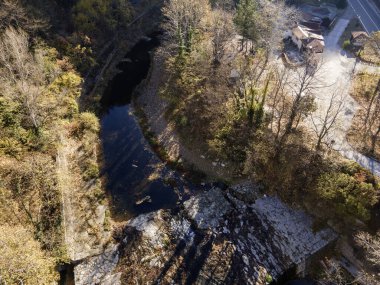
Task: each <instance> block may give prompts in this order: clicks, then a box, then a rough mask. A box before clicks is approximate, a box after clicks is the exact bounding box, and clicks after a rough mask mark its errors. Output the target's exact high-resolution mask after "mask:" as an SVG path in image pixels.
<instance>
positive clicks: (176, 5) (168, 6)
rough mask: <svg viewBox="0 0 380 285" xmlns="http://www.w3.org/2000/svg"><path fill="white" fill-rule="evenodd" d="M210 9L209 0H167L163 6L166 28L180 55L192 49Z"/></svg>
mask: <svg viewBox="0 0 380 285" xmlns="http://www.w3.org/2000/svg"><path fill="white" fill-rule="evenodd" d="M209 10H210V3H209V1H208V0H167V1H166V2H165V4H164V6H163V8H162V12H163V15H164V16H165V18H166V21H165V24H164V28H165V30H166V33H167V35H168V37H169V39H171V41H172V43H173V44H174V45H175V46H176V47H177V48H178V53H179V55H180V56H183V55H184V52H185V51H190V50H191V48H192V44H193V39H194V35H195V33H196V31H197V30H199V29H201V27H202V22H203V20H204V17H205V15H207V13H208V12H209Z"/></svg>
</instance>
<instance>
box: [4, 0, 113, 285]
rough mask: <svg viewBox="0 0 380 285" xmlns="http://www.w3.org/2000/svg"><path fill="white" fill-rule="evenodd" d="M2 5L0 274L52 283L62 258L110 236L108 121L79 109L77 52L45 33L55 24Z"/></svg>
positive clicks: (11, 280) (10, 279)
mask: <svg viewBox="0 0 380 285" xmlns="http://www.w3.org/2000/svg"><path fill="white" fill-rule="evenodd" d="M0 6H1V13H0V86H1V87H0V212H1V215H0V228H1V229H0V233H1V234H0V252H1V255H2V256H1V258H0V283H1V284H3V283H4V284H53V283H55V282H56V281H57V280H58V277H59V276H58V272H57V265H59V264H62V263H64V262H68V261H70V260H71V259H75V258H76V257H77V255H80V254H82V256H81V257H85V256H86V254H87V253H88V252H86V250H87V251H90V252H91V250H92V249H93V248H94V247H98V248H99V247H100V248H102V244H103V243H104V242H105V239H106V238H107V236H106V234H105V233H104V227H105V226H106V213H105V212H104V210H105V209H106V208H105V207H101V210H102V211H100V208H99V206H101V204H103V203H104V198H105V197H104V195H103V191H102V189H101V188H100V181H99V179H98V176H99V169H98V162H97V156H98V155H97V147H98V131H99V123H98V119H97V117H96V116H95V115H94V114H92V113H87V112H80V111H79V106H78V103H77V100H78V98H79V96H80V95H81V92H82V83H83V79H82V78H81V76H80V75H79V74H78V72H77V71H76V69H75V68H74V66H73V65H72V64H71V62H70V60H69V59H68V58H67V57H65V56H63V55H62V54H60V53H59V52H58V51H57V50H56V49H55V48H52V47H50V46H49V45H48V44H47V43H46V42H44V41H43V40H42V39H40V38H39V37H37V36H36V35H37V34H38V33H43V32H46V30H45V28H46V26H47V25H45V24H44V23H43V22H42V21H41V22H40V21H36V20H34V19H33V17H31V15H30V14H28V13H30V12H29V11H27V10H26V9H24V8H23V6H21V4H20V3H18V2H17V1H11V0H4V1H0ZM11 10H12V12H10V11H11ZM24 28H25V29H24ZM68 217H70V221H69V219H68ZM70 222H72V224H70ZM68 239H74V240H75V242H73V243H70V242H69V241H68ZM75 243H78V244H80V246H79V247H78V246H77V247H75V246H76V244H75ZM83 252H84V253H85V254H84V256H83Z"/></svg>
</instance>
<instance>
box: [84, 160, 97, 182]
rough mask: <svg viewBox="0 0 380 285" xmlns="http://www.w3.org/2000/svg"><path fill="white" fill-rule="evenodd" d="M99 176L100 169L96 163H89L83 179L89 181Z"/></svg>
mask: <svg viewBox="0 0 380 285" xmlns="http://www.w3.org/2000/svg"><path fill="white" fill-rule="evenodd" d="M98 176H99V167H98V164H97V163H96V162H93V161H89V162H87V163H86V164H85V166H84V172H83V179H84V180H86V181H89V180H91V179H95V178H97V177H98Z"/></svg>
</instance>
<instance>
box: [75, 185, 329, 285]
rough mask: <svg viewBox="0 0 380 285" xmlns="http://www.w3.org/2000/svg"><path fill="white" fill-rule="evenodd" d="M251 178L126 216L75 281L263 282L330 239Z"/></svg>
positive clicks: (326, 231)
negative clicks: (176, 204) (110, 242)
mask: <svg viewBox="0 0 380 285" xmlns="http://www.w3.org/2000/svg"><path fill="white" fill-rule="evenodd" d="M312 223H313V220H312V218H311V217H310V216H308V215H307V214H305V213H304V212H303V211H301V210H296V209H291V208H289V207H288V206H286V205H285V204H284V203H282V202H281V201H280V200H279V199H278V198H277V197H270V196H265V195H262V194H260V191H259V189H257V187H255V186H254V185H253V184H251V183H248V182H247V183H243V184H239V185H237V186H234V187H231V188H229V189H226V190H221V189H219V188H213V189H211V190H209V191H207V192H203V193H201V194H199V195H197V196H194V197H192V198H191V199H189V200H187V201H186V202H184V204H183V205H182V206H179V207H178V208H176V209H172V210H158V211H155V212H151V213H147V214H142V215H139V216H137V217H135V218H133V219H131V220H129V221H128V222H127V224H126V226H125V227H123V228H122V229H120V230H119V231H117V232H116V233H115V235H114V238H115V243H114V245H110V246H109V248H108V249H107V250H106V251H105V253H104V254H102V255H100V256H97V257H94V258H91V259H88V260H86V261H85V262H83V263H81V264H80V265H78V266H77V267H76V268H75V281H76V282H75V284H77V285H80V284H265V283H266V282H267V281H268V280H270V279H271V278H274V279H277V278H279V277H280V276H281V275H282V274H283V273H284V272H285V271H287V270H288V269H289V268H292V267H294V266H297V265H303V264H304V261H306V260H308V259H309V258H310V257H311V256H312V255H313V254H315V253H316V252H318V251H320V250H322V249H323V248H324V247H326V246H327V245H328V244H329V243H331V242H332V241H334V240H335V239H336V234H335V233H334V231H332V230H331V229H322V230H319V231H318V232H313V230H312Z"/></svg>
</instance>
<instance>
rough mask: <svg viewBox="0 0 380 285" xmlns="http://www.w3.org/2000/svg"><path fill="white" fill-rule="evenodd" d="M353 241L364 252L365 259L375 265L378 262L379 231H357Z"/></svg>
mask: <svg viewBox="0 0 380 285" xmlns="http://www.w3.org/2000/svg"><path fill="white" fill-rule="evenodd" d="M355 241H356V242H357V244H358V245H359V246H361V247H362V248H363V249H364V250H365V253H366V257H367V259H368V260H369V261H370V262H372V263H373V264H375V265H379V264H380V232H377V234H375V235H371V234H369V233H366V232H359V233H357V234H356V235H355Z"/></svg>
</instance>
